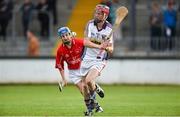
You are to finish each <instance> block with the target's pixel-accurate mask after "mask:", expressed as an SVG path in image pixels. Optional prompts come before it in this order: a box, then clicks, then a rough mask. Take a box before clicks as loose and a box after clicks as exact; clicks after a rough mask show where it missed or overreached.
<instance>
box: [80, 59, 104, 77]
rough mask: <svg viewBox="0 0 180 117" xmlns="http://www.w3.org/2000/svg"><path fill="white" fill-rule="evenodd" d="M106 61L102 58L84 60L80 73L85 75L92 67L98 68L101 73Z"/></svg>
mask: <svg viewBox="0 0 180 117" xmlns="http://www.w3.org/2000/svg"><path fill="white" fill-rule="evenodd" d="M106 63H107V62H106V61H102V60H83V61H82V63H81V68H80V74H81V76H82V77H85V76H86V75H87V73H88V72H89V71H90V70H91V69H96V70H97V71H98V72H99V75H100V73H101V71H102V70H103V68H104V67H105V66H106Z"/></svg>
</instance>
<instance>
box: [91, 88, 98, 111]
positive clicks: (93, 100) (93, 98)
mask: <svg viewBox="0 0 180 117" xmlns="http://www.w3.org/2000/svg"><path fill="white" fill-rule="evenodd" d="M90 99H91V105H92V106H93V108H98V107H99V104H98V102H97V100H96V92H95V91H90Z"/></svg>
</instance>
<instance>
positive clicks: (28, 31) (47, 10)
mask: <svg viewBox="0 0 180 117" xmlns="http://www.w3.org/2000/svg"><path fill="white" fill-rule="evenodd" d="M99 3H101V4H106V5H107V6H109V7H110V15H109V17H108V21H109V22H110V23H111V24H112V25H113V23H114V19H115V10H116V8H117V7H118V6H126V7H127V8H128V10H129V14H128V16H127V17H126V18H125V19H124V20H123V22H122V24H121V25H120V27H119V29H118V30H117V31H116V32H115V33H114V45H115V51H114V53H113V55H112V57H111V59H110V62H109V64H110V65H109V66H110V67H111V66H112V69H108V70H107V71H109V70H110V71H114V72H113V74H116V73H115V71H116V70H114V69H115V68H116V67H114V65H112V64H113V62H118V64H119V63H120V65H119V66H117V69H119V68H122V70H121V71H126V70H127V71H128V70H129V68H131V69H132V71H134V69H136V70H138V69H139V68H142V69H143V70H144V71H141V72H140V73H142V74H145V73H146V72H147V73H146V76H143V75H142V74H141V75H142V77H147V76H152V77H155V76H157V73H156V72H157V71H160V69H161V67H162V66H163V65H165V67H164V68H168V70H167V69H164V71H163V72H161V74H162V75H159V76H158V77H162V78H164V77H167V75H166V74H173V76H174V77H173V78H174V79H176V80H174V81H173V82H174V83H176V82H177V80H178V82H180V81H179V77H180V76H178V75H179V74H178V73H177V72H178V71H180V68H179V67H178V65H179V64H180V63H179V59H180V33H179V32H180V20H179V19H180V2H179V0H151V1H150V0H1V1H0V63H1V68H0V69H1V72H0V73H1V74H0V76H1V82H11V81H12V80H9V81H7V79H8V78H9V79H14V77H15V76H17V78H20V77H21V76H23V75H22V74H23V73H24V76H23V77H22V78H24V79H26V78H25V77H26V76H27V75H30V76H29V78H31V77H36V78H37V77H38V78H41V79H42V80H41V81H43V78H44V77H46V79H49V78H50V77H58V76H57V73H54V71H55V70H54V57H55V54H56V48H57V47H58V44H59V41H58V39H57V29H58V27H61V26H68V27H70V29H71V30H72V31H74V32H76V33H77V37H81V38H82V37H84V34H83V33H84V29H85V26H86V23H87V21H88V20H90V19H92V18H93V13H94V8H95V6H96V5H97V4H99ZM23 61H24V63H23ZM45 61H46V62H45ZM47 61H48V62H50V64H49V63H48V62H47ZM127 61H128V62H127ZM129 61H131V62H133V63H138V62H142V65H143V66H144V68H143V67H139V65H140V64H135V66H134V67H133V66H132V64H131V63H130V62H129ZM163 61H165V63H163V64H161V62H163ZM18 62H19V63H18ZM28 62H30V63H28ZM39 62H42V63H39ZM123 62H126V63H127V64H128V65H129V66H128V65H127V67H126V66H123V65H124V63H123ZM151 62H155V63H154V64H155V65H153V64H151ZM122 63H123V64H122ZM145 63H147V65H145ZM168 63H169V64H168ZM21 64H22V65H21ZM118 64H116V65H118ZM149 64H150V65H151V66H152V67H151V68H149ZM45 65H47V67H46V66H45ZM125 65H126V64H125ZM157 65H158V66H157ZM174 65H175V66H174ZM9 66H11V67H9ZM19 66H21V67H20V68H24V69H21V70H24V71H22V72H20V71H18V70H15V69H17V68H18V67H19ZM170 66H172V69H171V67H170ZM36 68H37V70H34V69H36ZM126 68H127V69H126ZM137 68H138V69H137ZM27 69H28V70H27ZM49 69H51V70H49ZM169 69H170V70H169ZM153 70H154V72H153V73H152V71H153ZM162 70H163V69H162ZM13 71H14V74H13ZM30 71H31V72H30ZM42 71H43V74H44V73H46V75H45V74H44V76H42ZM107 71H106V70H105V74H106V73H107V74H106V75H104V76H103V77H107V76H108V75H111V74H112V73H108V72H107ZM127 71H126V72H127ZM170 71H172V72H170ZM50 72H51V73H50ZM134 72H136V71H134ZM137 72H138V71H137ZM174 72H175V73H174ZM118 73H119V71H117V74H118ZM123 73H124V72H122V74H121V75H119V74H118V75H117V79H120V78H126V77H129V76H130V75H129V73H128V72H127V76H126V75H125V76H124V74H123ZM138 73H139V72H138ZM158 73H159V72H158ZM164 73H166V74H164ZM32 74H36V75H35V76H32ZM37 74H39V76H38V75H37ZM49 74H51V75H50V76H49ZM53 74H56V75H53ZM132 76H133V75H132ZM135 76H136V77H137V78H138V77H139V75H138V74H136V75H135ZM169 76H172V75H169ZM2 79H4V80H2ZM5 79H6V80H5ZM52 79H53V78H52ZM167 79H168V81H169V80H170V79H169V78H167ZM20 81H21V80H20ZM27 81H29V80H27ZM138 81H139V82H141V80H138ZM145 81H146V80H145ZM168 81H166V83H168ZM171 81H172V79H171V80H170V82H171ZM12 82H13V81H12ZM157 83H158V82H157Z"/></svg>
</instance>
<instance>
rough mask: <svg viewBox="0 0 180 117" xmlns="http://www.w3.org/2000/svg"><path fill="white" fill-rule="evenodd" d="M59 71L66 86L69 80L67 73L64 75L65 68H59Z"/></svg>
mask: <svg viewBox="0 0 180 117" xmlns="http://www.w3.org/2000/svg"><path fill="white" fill-rule="evenodd" d="M59 72H60V74H61V78H62V81H63V84H64V86H66V85H67V80H66V78H65V75H64V70H62V69H59Z"/></svg>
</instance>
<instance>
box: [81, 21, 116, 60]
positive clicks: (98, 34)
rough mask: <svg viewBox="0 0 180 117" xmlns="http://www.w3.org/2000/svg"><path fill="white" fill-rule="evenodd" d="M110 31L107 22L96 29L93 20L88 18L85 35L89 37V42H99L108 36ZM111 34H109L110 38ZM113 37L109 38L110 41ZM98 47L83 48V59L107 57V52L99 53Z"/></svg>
mask: <svg viewBox="0 0 180 117" xmlns="http://www.w3.org/2000/svg"><path fill="white" fill-rule="evenodd" d="M111 31H112V26H111V24H110V23H109V22H107V21H106V22H105V23H104V25H103V28H102V29H101V30H98V29H97V25H96V24H95V22H94V20H90V21H89V22H88V24H87V26H86V31H85V32H86V37H88V38H90V40H91V42H94V43H96V44H100V43H101V42H102V41H103V40H104V39H106V37H108V36H109V34H110V32H111ZM112 37H113V36H111V38H112ZM112 41H113V39H111V42H110V43H113V42H112ZM100 51H102V50H100V49H94V48H87V47H86V48H85V49H84V54H83V57H82V58H83V60H97V59H100V60H103V59H107V52H106V51H103V52H102V53H101V54H99V53H100Z"/></svg>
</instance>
